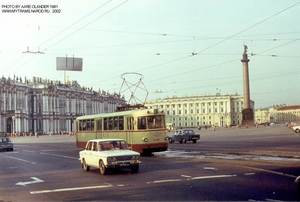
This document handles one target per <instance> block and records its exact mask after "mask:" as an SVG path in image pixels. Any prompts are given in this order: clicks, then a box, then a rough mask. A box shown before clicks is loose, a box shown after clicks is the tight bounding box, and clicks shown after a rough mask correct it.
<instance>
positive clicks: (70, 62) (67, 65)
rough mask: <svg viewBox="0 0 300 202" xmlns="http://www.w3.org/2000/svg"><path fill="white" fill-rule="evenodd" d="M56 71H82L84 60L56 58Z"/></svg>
mask: <svg viewBox="0 0 300 202" xmlns="http://www.w3.org/2000/svg"><path fill="white" fill-rule="evenodd" d="M56 70H59V71H60V70H62V71H82V58H74V57H56Z"/></svg>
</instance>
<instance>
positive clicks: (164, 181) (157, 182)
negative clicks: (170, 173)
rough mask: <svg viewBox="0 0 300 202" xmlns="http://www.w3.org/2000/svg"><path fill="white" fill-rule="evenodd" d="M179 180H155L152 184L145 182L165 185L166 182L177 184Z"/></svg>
mask: <svg viewBox="0 0 300 202" xmlns="http://www.w3.org/2000/svg"><path fill="white" fill-rule="evenodd" d="M179 181H182V180H181V179H168V180H155V181H152V182H147V184H159V183H167V182H179Z"/></svg>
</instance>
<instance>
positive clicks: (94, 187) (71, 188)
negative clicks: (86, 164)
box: [30, 184, 113, 194]
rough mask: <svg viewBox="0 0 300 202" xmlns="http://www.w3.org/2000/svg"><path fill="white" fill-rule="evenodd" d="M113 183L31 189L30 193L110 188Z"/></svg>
mask: <svg viewBox="0 0 300 202" xmlns="http://www.w3.org/2000/svg"><path fill="white" fill-rule="evenodd" d="M110 187H113V185H111V184H108V185H99V186H89V187H70V188H62V189H48V190H40V191H31V192H30V194H45V193H55V192H67V191H78V190H86V189H103V188H110Z"/></svg>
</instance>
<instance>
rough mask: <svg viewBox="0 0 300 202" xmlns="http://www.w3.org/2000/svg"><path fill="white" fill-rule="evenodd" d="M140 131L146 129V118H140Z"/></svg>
mask: <svg viewBox="0 0 300 202" xmlns="http://www.w3.org/2000/svg"><path fill="white" fill-rule="evenodd" d="M138 129H146V117H139V118H138Z"/></svg>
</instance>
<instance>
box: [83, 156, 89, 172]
mask: <svg viewBox="0 0 300 202" xmlns="http://www.w3.org/2000/svg"><path fill="white" fill-rule="evenodd" d="M81 165H82V168H83V170H84V171H89V170H90V166H88V165H87V164H86V162H85V160H84V159H83V160H82V164H81Z"/></svg>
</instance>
